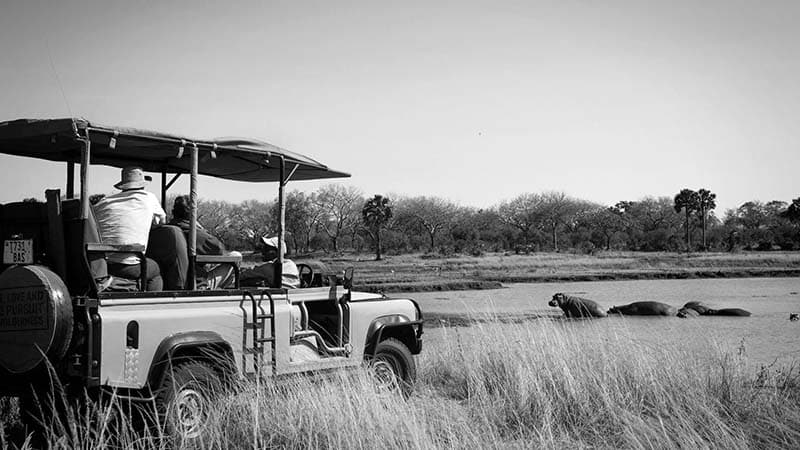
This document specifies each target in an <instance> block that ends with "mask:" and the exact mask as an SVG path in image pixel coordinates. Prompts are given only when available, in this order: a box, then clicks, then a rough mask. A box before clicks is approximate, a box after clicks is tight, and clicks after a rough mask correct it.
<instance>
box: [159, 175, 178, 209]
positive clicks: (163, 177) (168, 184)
mask: <svg viewBox="0 0 800 450" xmlns="http://www.w3.org/2000/svg"><path fill="white" fill-rule="evenodd" d="M180 176H181V174H179V173H176V174H175V175H173V176H172V179H171V180H169V182H168V181H167V171H166V170H163V171H162V172H161V206H163V207H164V210H165V211H166V209H167V191H169V188H171V187H172V185H173V184H175V182H176V181H178V178H180Z"/></svg>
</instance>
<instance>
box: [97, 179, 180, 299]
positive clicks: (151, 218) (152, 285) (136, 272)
mask: <svg viewBox="0 0 800 450" xmlns="http://www.w3.org/2000/svg"><path fill="white" fill-rule="evenodd" d="M121 178H122V179H121V180H120V182H119V183H117V184H115V185H114V187H115V188H117V189H119V190H120V191H121V192H118V193H116V194H113V195H109V196H107V197H105V198H103V199H102V200H100V201H99V202H98V203H97V204H96V205H95V206H94V214H95V218H96V219H97V226H98V230H99V231H100V237H101V239H102V241H103V243H104V244H112V245H132V244H139V245H143V246H145V247H146V246H147V238H148V236H149V234H150V228H151V227H152V226H153V225H158V224H160V223H163V222H164V221H165V220H166V217H167V214H166V213H165V212H164V209H163V208H161V204H160V203H159V202H158V198H156V196H155V195H154V194H152V193H151V192H148V191H146V190H145V189H144V187H145V186H146V185H147V182H148V181H150V177H147V176H145V175H144V172H143V171H142V169H141V167H126V168H124V169H122V176H121ZM108 272H109V274H111V275H113V276H117V277H122V278H127V279H132V280H136V279H139V277H140V276H141V265H140V261H139V257H138V256H137V255H135V254H132V253H111V254H109V255H108ZM162 287H163V280H162V279H161V274H160V272H159V269H158V264H157V263H156V262H155V261H153V260H152V259H150V258H147V286H146V288H147V290H148V291H160V290H161V289H162Z"/></svg>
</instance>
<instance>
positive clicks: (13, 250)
mask: <svg viewBox="0 0 800 450" xmlns="http://www.w3.org/2000/svg"><path fill="white" fill-rule="evenodd" d="M3 264H33V239H14V240H7V241H5V242H4V245H3Z"/></svg>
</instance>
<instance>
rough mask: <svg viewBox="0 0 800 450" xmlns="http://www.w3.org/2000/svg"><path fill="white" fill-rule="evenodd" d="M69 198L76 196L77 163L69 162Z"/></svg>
mask: <svg viewBox="0 0 800 450" xmlns="http://www.w3.org/2000/svg"><path fill="white" fill-rule="evenodd" d="M67 198H75V163H74V162H72V161H70V162H68V163H67Z"/></svg>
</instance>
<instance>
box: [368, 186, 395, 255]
mask: <svg viewBox="0 0 800 450" xmlns="http://www.w3.org/2000/svg"><path fill="white" fill-rule="evenodd" d="M361 218H362V220H363V221H364V225H365V226H366V228H367V232H368V233H369V235H370V236H371V237H372V238H373V239H374V240H375V260H376V261H380V260H381V228H383V227H384V226H386V223H387V222H389V219H391V218H392V207H391V206H390V205H389V197H384V196H382V195H380V194H376V195H375V196H374V197H372V198H371V199H369V200H367V202H366V203H364V207H363V208H361Z"/></svg>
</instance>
